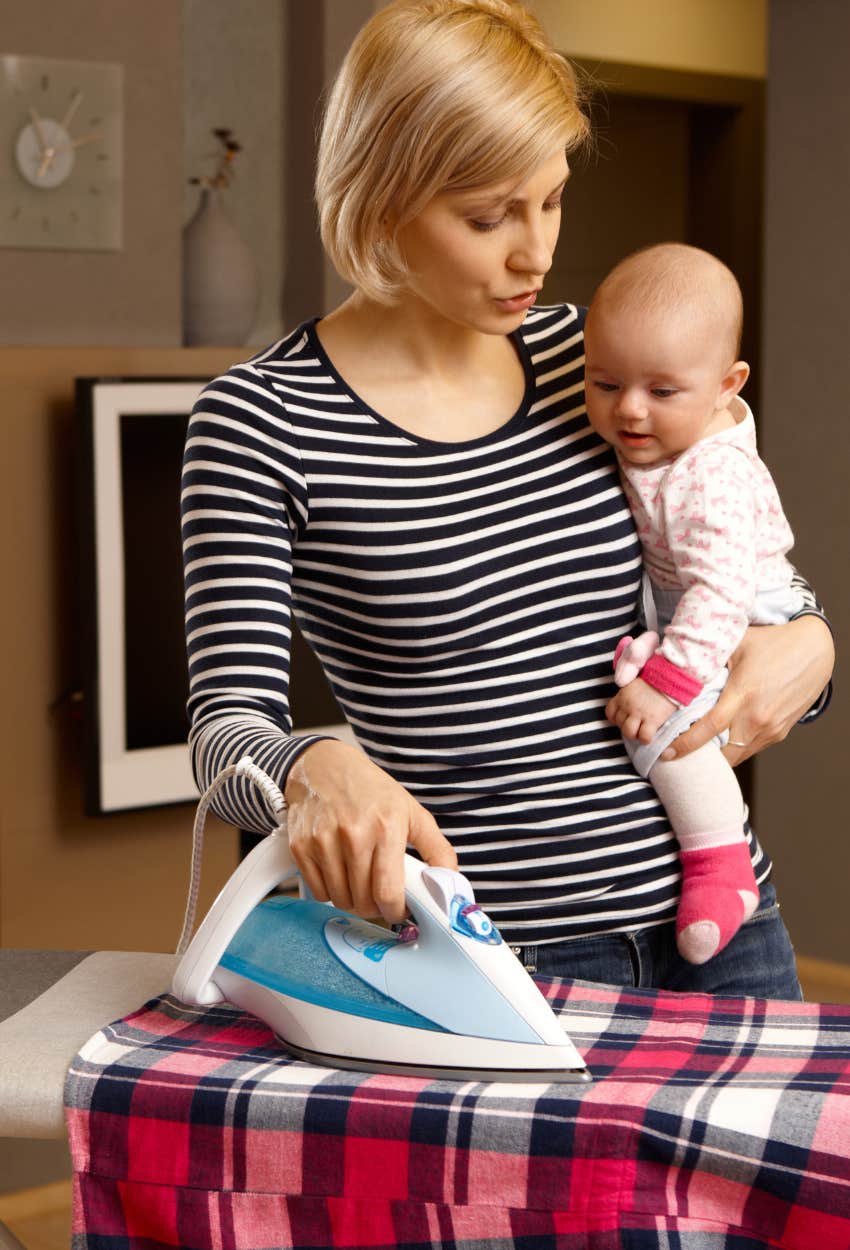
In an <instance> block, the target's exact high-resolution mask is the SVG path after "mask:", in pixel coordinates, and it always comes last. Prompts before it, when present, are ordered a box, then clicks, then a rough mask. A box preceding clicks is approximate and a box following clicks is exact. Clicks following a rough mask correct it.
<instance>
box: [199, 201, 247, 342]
mask: <svg viewBox="0 0 850 1250" xmlns="http://www.w3.org/2000/svg"><path fill="white" fill-rule="evenodd" d="M258 294H259V284H258V281H257V267H256V265H255V264H254V258H253V256H252V255H251V252H250V250H249V249H248V247H247V245H246V244H245V242H244V240H243V239H242V237H241V236H240V234H239V231H238V230H237V229H236V227H235V225H234V224H233V222H232V221H231V220H230V217H229V216H228V214H227V212H226V210H225V208H224V205H223V204H222V202H221V193H220V192H219V191H217V190H206V189H204V190H203V191H202V192H201V200H200V203H199V204H198V208H197V210H196V212H195V214H194V216H193V217H192V218H191V220H190V221H189V222H188V223H187V224H186V226H185V227H184V230H183V342H184V343H185V344H186V346H188V347H200V346H204V347H206V346H215V345H216V344H221V345H224V346H228V345H230V346H239V345H240V344H242V343H244V342H245V341H246V340H247V338H248V336H249V335H250V333H251V330H252V329H253V326H254V320H255V318H256V315H257V299H258Z"/></svg>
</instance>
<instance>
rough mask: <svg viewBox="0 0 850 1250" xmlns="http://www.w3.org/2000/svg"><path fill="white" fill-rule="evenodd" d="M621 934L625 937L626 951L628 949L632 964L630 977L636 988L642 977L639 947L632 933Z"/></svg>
mask: <svg viewBox="0 0 850 1250" xmlns="http://www.w3.org/2000/svg"><path fill="white" fill-rule="evenodd" d="M623 936H624V937H625V939H626V946H627V947H628V951H629V959H630V960H631V964H632V978H633V981H634V985H635V987H636V988H639V987H640V984H641V981H642V979H643V964H642V962H641V957H640V947H639V946H638V943H637V941H636V939H635V936H634V934H633V933H624V934H623Z"/></svg>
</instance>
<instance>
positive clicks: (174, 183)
mask: <svg viewBox="0 0 850 1250" xmlns="http://www.w3.org/2000/svg"><path fill="white" fill-rule="evenodd" d="M0 43H2V47H0V51H2V52H4V53H8V52H16V53H20V54H23V55H29V56H48V57H63V58H68V59H70V60H82V61H117V62H119V63H120V64H122V65H123V66H124V67H125V68H124V74H125V77H124V104H125V131H124V169H125V186H124V247H123V250H122V251H120V252H61V251H46V250H45V251H42V250H37V251H31V250H24V249H9V248H5V249H0V291H2V299H0V343H7V344H30V343H31V344H38V343H100V344H107V343H127V342H131V343H134V344H138V345H142V344H168V343H172V344H173V343H179V342H180V341H181V328H180V227H181V225H182V220H181V218H182V207H183V185H182V183H183V148H182V142H183V139H182V136H183V121H182V107H183V95H182V40H181V22H180V6H179V5H178V4H176V3H174V0H145V3H144V4H139V3H136V0H74V3H73V4H61V3H56V2H54V0H29V2H28V3H27V4H21V3H19V0H0Z"/></svg>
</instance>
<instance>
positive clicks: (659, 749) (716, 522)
mask: <svg viewBox="0 0 850 1250" xmlns="http://www.w3.org/2000/svg"><path fill="white" fill-rule="evenodd" d="M741 323H742V300H741V292H740V288H739V287H738V283H737V282H736V280H735V278H734V276H733V275H732V273H731V272H730V271H729V270H728V269H727V268H726V266H725V265H723V264H722V263H721V262H720V261H719V260H717V259H716V257H714V256H711V255H709V254H708V253H707V252H703V251H700V250H699V249H698V248H694V247H686V246H684V245H682V244H672V243H671V244H660V245H658V246H656V247H650V248H646V249H645V250H643V251H640V252H636V253H635V254H634V255H632V256H629V257H627V258H626V260H624V261H622V262H621V263H620V264H619V265H617V266H616V267H615V268H614V269H613V270H612V271H611V273H610V274H609V275H608V276H607V277H606V278H605V280H604V281H603V282H602V284H601V286H600V287H599V289H598V291H597V292H596V295H595V296H594V299H593V303H592V305H591V307H590V310H589V312H588V316H587V324H586V330H585V350H586V359H585V385H586V391H587V413H588V417H589V418H590V422H591V424H592V425H593V427H594V429H595V430H596V431H597V433H598V434H600V435H601V436H602V438H604V439H605V441H606V442H608V443H610V444H611V445H612V446H613V447H614V449H615V451H616V453H617V459H618V461H619V464H620V471H621V475H622V479H623V486H624V488H625V491H626V495H627V497H628V500H629V504H630V507H631V509H632V513H633V515H634V518H635V523H636V525H637V530H638V534H639V535H640V540H641V544H642V547H643V559H644V592H643V610H644V618H645V622H644V623H645V625H646V626H647V628H648V632H647V633H645V634H643V635H641V636H640V637H639V638H638V639H637V640H633V639H631V638H626V639H622V640H621V642H620V644H619V646H618V647H617V651H616V653H615V657H614V658H615V678H616V681H617V685H618V686H620V687H621V689H620V692H619V694H618V695H617V697H616V699H615V700H614V708H613V709H612V713H613V717H614V719H615V720H616V722H617V724H619V726H620V728H621V730H622V732H623V736H624V739H625V743H626V748H627V750H628V751H629V754H630V756H631V758H632V759H633V761H634V763H635V766H636V767H637V769H638V771H639V772H640V773H641V774H642V776H644V777H649V779H650V781H651V782H652V784H653V786H654V787H655V790H656V791H657V793H658V796H659V798H660V799H661V801H662V803H663V804H664V806H665V808H666V810H667V815H668V817H669V819H670V823H671V825H672V827H673V829H674V831H675V833H676V836H677V838H678V840H679V845H680V848H681V863H682V896H681V901H680V903H679V910H678V915H677V919H676V941H677V944H678V947H679V951H680V953H681V954H682V955H683V956H684V958H685V959H687V960H689V961H690V962H691V963H695V964H700V963H704V962H705V961H706V960H707V959H710V958H711V956H712V955H714V954H716V952H717V951H719V950H721V949H722V948H723V947H724V946H725V945H726V944H727V943H728V942H729V941H730V939H731V938H732V937H733V936H734V934H735V933H736V931H737V930H738V928H739V927H740V925H741V924H742V923H743V922H744V921H745V920H746V919H748V918H749V916H751V915H752V913H753V911H754V910H755V907H756V904H757V902H758V886H757V885H756V881H755V877H754V875H753V869H752V864H751V862H750V853H749V848H748V846H747V842H746V839H745V836H744V828H743V826H744V817H745V811H744V803H743V799H742V797H741V791H740V789H739V787H738V783H737V780H736V778H735V774H734V772H733V771H732V768H731V766H730V765H729V764H728V762H727V761H726V758H725V757H724V755H723V754H722V752H721V750H720V747H721V745H722V742H721V740H720V739H715V740H714V741H713V742H711V743H709V744H707V745H706V746H703V747H701V748H700V749H699V750H697V751H694V752H693V753H692V754H690V755H688V756H683V757H682V758H681V759H674V760H670V761H665V760H662V759H660V758H659V757H660V756H661V754H662V753H663V752H664V751H665V750H666V748H667V747H668V746H669V745H670V743H671V742H672V741H673V739H674V738H677V737H678V736H679V734H681V733H683V732H684V731H685V729H687V728H688V726H689V725H691V724H693V723H694V721H696V720H699V719H700V717H701V716H703V715H704V714H705V712H706V711H708V709H709V708H710V707H711V706H712V705H713V704H714V703H715V702H716V701H717V698H718V696H719V694H720V691H721V690H722V689H723V686H724V684H725V681H726V678H727V676H728V672H727V669H726V665H727V662H728V660H729V657H730V656H731V654H732V653H733V651H734V650H735V648H736V647H737V645H738V643H739V642H740V641H741V639H742V637H743V635H744V632H745V631H746V629H747V627H748V625H751V624H762V625H771V624H780V623H782V622H784V621H787V620H789V619H790V618H791V617H792V616H794V615H795V614H796V613H798V612H799V611H801V609H802V608H803V606H804V605H803V600H802V597H801V596H800V594H799V593H798V592H797V591H796V590H795V589H794V588H793V587H792V577H793V573H794V570H793V568H792V566H791V565H790V564H789V562H788V560H787V559H786V558H785V553H786V552H787V551H788V550H789V549H790V547H791V545H792V542H793V536H792V534H791V530H790V527H789V525H788V522H787V520H786V519H785V516H784V514H783V511H782V506H781V504H780V501H779V497H778V494H777V491H776V487H775V485H774V483H773V480H772V478H771V476H770V473H769V472H768V470H767V468H766V467H765V465H764V464H763V463H762V461H761V460H760V459H759V457H758V454H757V451H756V434H755V425H754V422H753V417H752V413H751V412H750V410H749V408H748V407H747V405H746V404H745V403H744V402H743V400H742V399H740V398H739V395H738V392H739V391H740V390H741V388H742V386H743V385H744V383H745V382H746V380H747V377H748V375H749V366H748V365H747V364H745V363H744V361H742V360H738V358H737V357H738V351H739V350H740V334H741ZM659 636H660V641H659ZM638 738H639V739H640V740H639V741H638Z"/></svg>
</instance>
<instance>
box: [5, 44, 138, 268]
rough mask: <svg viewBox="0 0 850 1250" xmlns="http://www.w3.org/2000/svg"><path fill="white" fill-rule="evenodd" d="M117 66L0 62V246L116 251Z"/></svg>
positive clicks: (120, 86) (120, 80)
mask: <svg viewBox="0 0 850 1250" xmlns="http://www.w3.org/2000/svg"><path fill="white" fill-rule="evenodd" d="M123 91H124V75H123V68H122V66H120V65H110V64H106V63H102V62H95V61H62V60H57V59H54V58H46V57H32V56H5V55H0V247H24V248H58V249H61V250H66V249H76V250H81V251H120V249H121V245H122V217H123V212H122V148H123Z"/></svg>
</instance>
